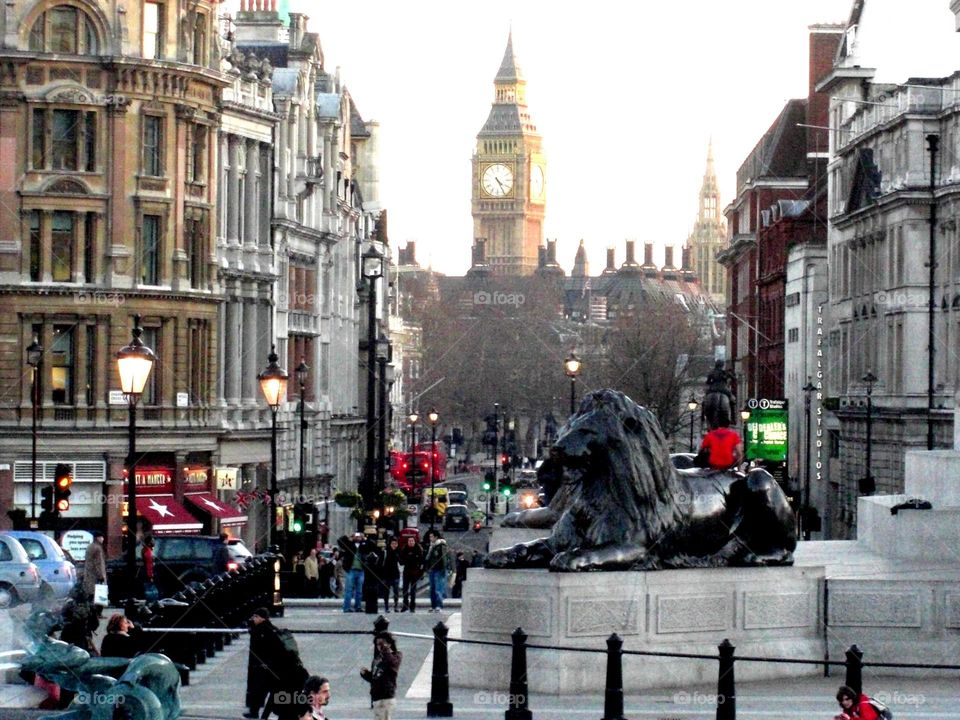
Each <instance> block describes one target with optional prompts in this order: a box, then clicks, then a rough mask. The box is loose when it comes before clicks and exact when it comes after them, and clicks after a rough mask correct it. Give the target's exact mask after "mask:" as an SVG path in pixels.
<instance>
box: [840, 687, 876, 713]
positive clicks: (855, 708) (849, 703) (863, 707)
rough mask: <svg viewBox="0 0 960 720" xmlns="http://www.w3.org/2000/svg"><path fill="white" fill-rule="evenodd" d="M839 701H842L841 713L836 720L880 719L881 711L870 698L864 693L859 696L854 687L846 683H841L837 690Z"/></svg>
mask: <svg viewBox="0 0 960 720" xmlns="http://www.w3.org/2000/svg"><path fill="white" fill-rule="evenodd" d="M837 702H838V703H840V714H839V715H837V716H836V717H835V718H834V720H878V719H879V718H880V713H878V712H877V711H876V709H874V707H873V705H872V704H871V703H870V698H868V697H867V696H866V695H864V694H863V693H860V695H859V697H858V696H857V693H855V692H854V691H853V690H852V689H850V688H848V687H847V686H846V685H841V686H840V689H839V690H837Z"/></svg>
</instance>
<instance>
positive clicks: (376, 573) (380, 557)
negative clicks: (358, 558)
mask: <svg viewBox="0 0 960 720" xmlns="http://www.w3.org/2000/svg"><path fill="white" fill-rule="evenodd" d="M384 558H385V553H384V551H383V550H381V549H380V548H378V547H377V546H376V545H374V544H373V543H367V544H366V545H365V546H364V554H363V611H364V612H365V613H368V614H375V613H376V612H377V604H378V602H379V600H380V597H381V596H382V595H383V589H384V583H383V575H382V574H383V562H384Z"/></svg>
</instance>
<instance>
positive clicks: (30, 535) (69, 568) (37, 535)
mask: <svg viewBox="0 0 960 720" xmlns="http://www.w3.org/2000/svg"><path fill="white" fill-rule="evenodd" d="M4 534H5V535H9V536H10V537H14V538H16V539H17V540H18V541H19V542H20V544H21V545H22V546H23V549H24V550H26V551H27V557H29V558H30V562H32V563H33V564H34V565H36V566H37V570H39V571H40V583H41V588H40V595H41V597H51V598H55V599H57V600H62V599H64V598H65V597H67V595H69V594H70V589H71V588H72V587H73V586H74V584H76V582H77V568H76V566H75V565H74V564H73V562H72V561H71V560H70V559H69V557H68V556H67V554H66V552H64V550H63V548H61V547H60V546H59V545H58V544H57V543H56V542H55V541H54V539H53V538H52V537H50V536H49V535H44V534H43V533H41V532H35V531H33V530H8V531H7V532H5V533H4Z"/></svg>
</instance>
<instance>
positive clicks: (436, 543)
mask: <svg viewBox="0 0 960 720" xmlns="http://www.w3.org/2000/svg"><path fill="white" fill-rule="evenodd" d="M427 537H428V538H429V539H430V549H429V550H427V557H426V559H425V560H424V566H425V567H426V570H427V573H429V577H430V612H440V611H441V610H443V600H444V598H445V597H446V595H447V574H448V573H449V570H450V557H449V553H448V552H447V541H446V540H444V539H443V536H442V535H441V534H440V532H439V531H438V530H431V531H429V532H428V533H427Z"/></svg>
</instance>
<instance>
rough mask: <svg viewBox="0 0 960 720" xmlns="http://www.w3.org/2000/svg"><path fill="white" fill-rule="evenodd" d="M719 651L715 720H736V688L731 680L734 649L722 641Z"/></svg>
mask: <svg viewBox="0 0 960 720" xmlns="http://www.w3.org/2000/svg"><path fill="white" fill-rule="evenodd" d="M717 649H718V650H719V651H720V662H719V665H720V671H719V673H718V678H717V720H736V718H737V686H736V684H735V682H734V678H733V663H734V660H735V658H734V657H733V651H734V650H736V648H735V647H734V646H733V645H731V644H730V641H729V640H727V639H724V641H723V642H722V643H720V645H719V646H718V648H717Z"/></svg>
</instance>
